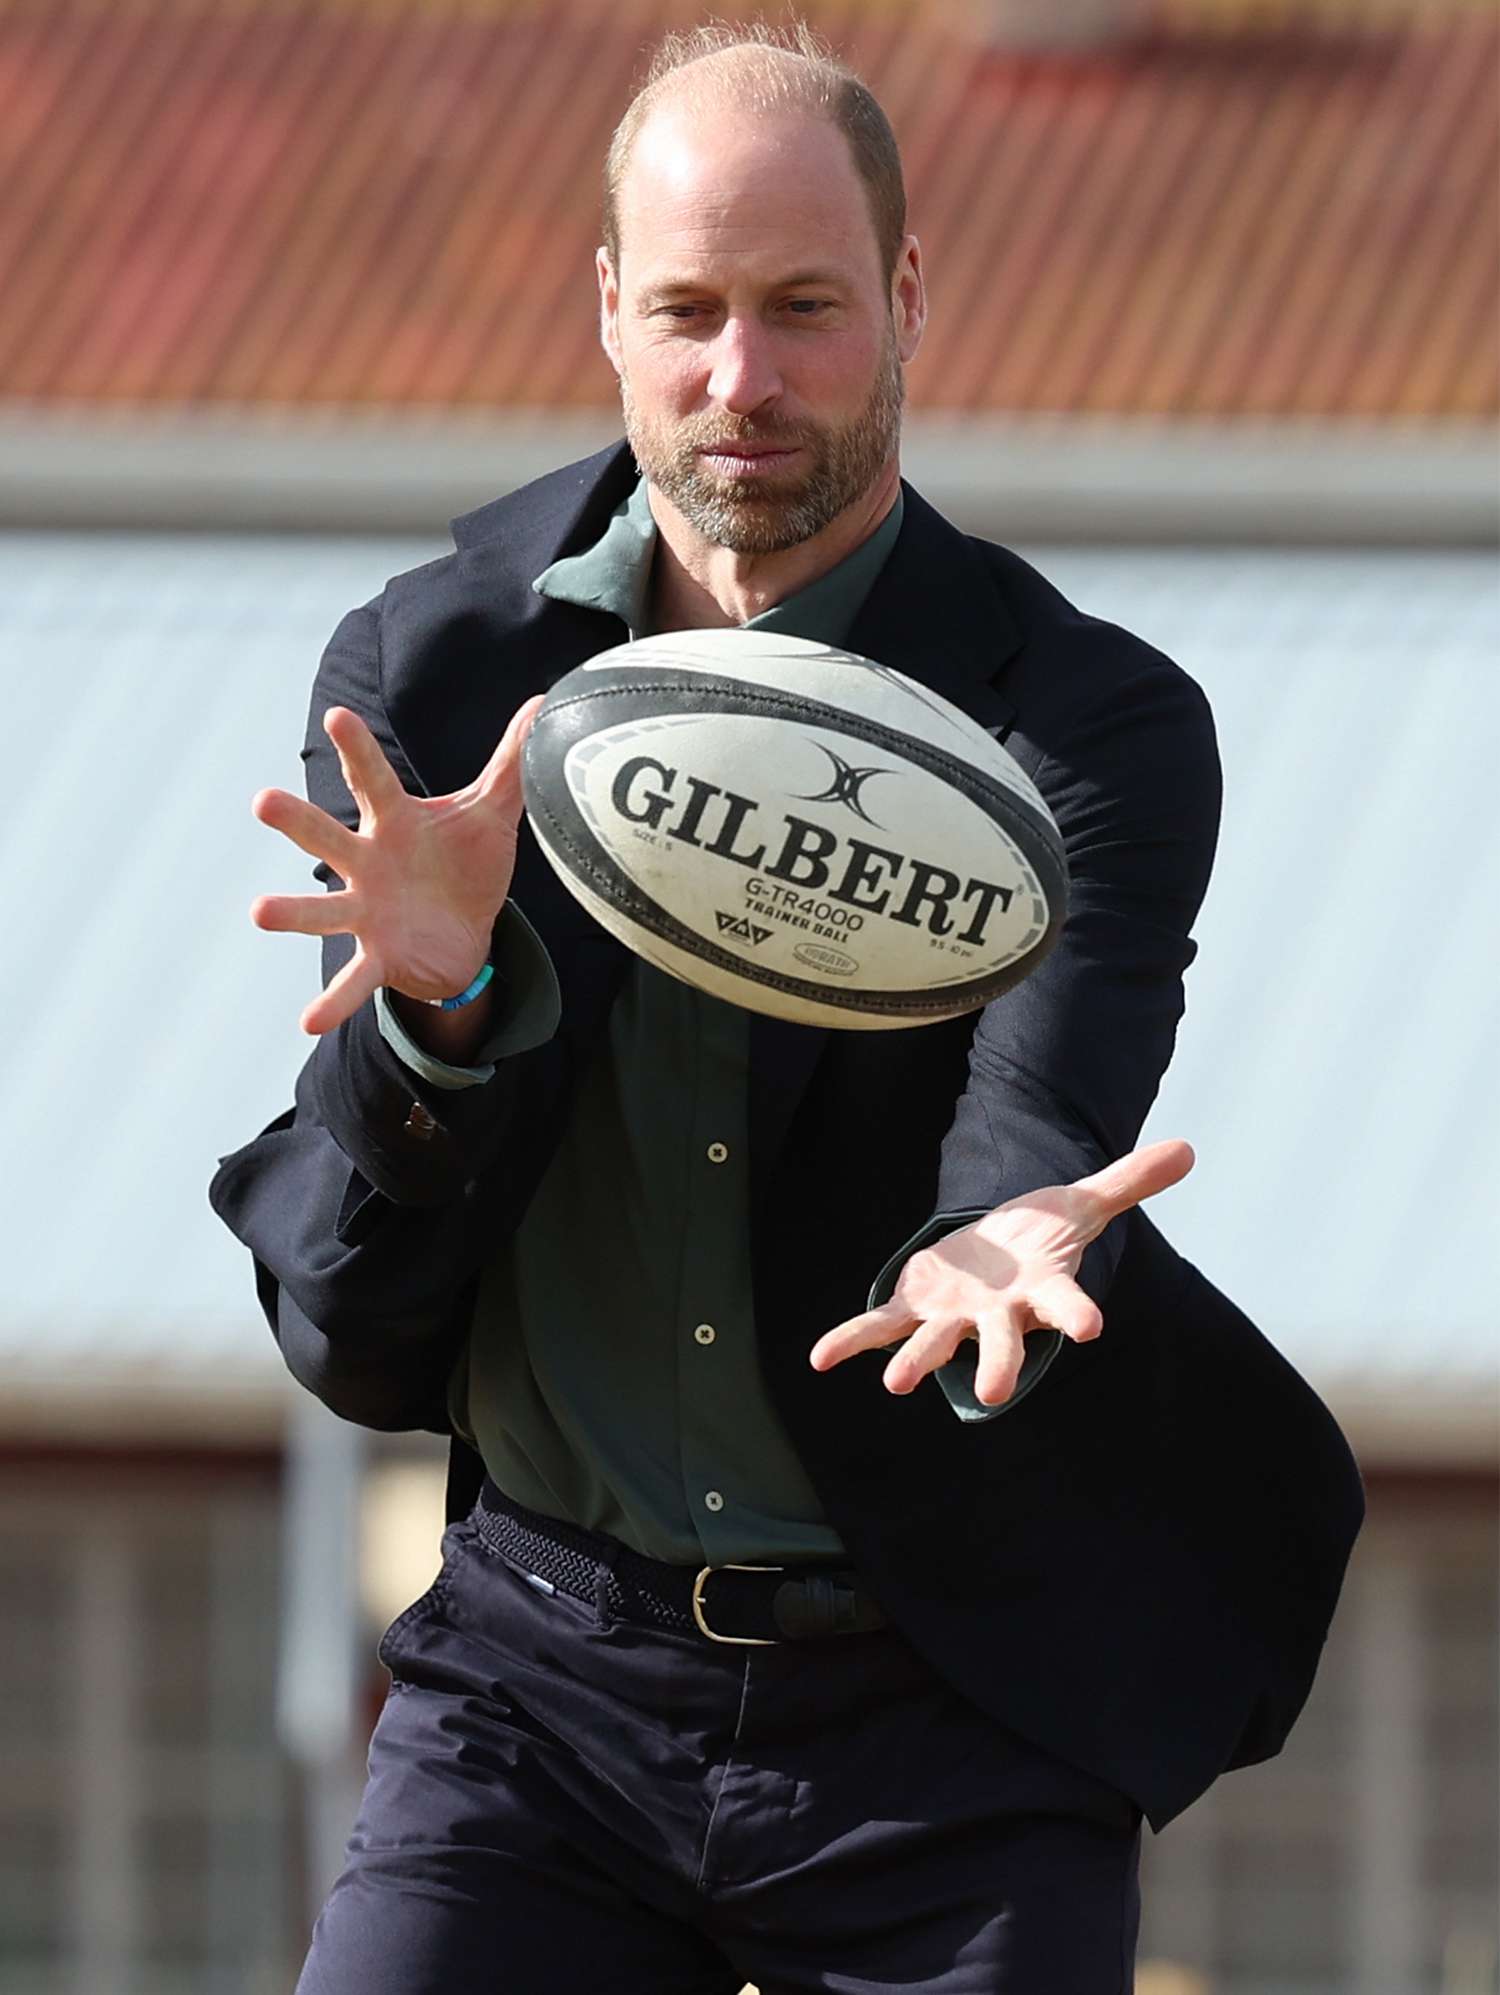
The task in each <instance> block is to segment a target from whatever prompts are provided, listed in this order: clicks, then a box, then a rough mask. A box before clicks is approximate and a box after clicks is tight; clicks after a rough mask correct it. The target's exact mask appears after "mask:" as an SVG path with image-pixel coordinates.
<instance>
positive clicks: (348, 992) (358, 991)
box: [301, 949, 381, 1037]
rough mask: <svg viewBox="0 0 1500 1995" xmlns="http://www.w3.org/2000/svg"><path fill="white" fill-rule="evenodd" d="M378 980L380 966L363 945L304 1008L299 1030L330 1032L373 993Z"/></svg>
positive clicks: (376, 987)
mask: <svg viewBox="0 0 1500 1995" xmlns="http://www.w3.org/2000/svg"><path fill="white" fill-rule="evenodd" d="M380 984H381V976H380V970H379V967H378V965H377V964H376V963H375V961H374V959H373V958H372V957H369V956H367V955H366V954H365V952H364V950H363V949H356V950H355V952H354V954H353V955H352V956H351V957H350V958H349V961H348V962H347V963H346V964H345V965H344V967H343V969H342V970H340V971H339V973H338V975H337V976H335V977H331V978H330V979H329V982H328V986H327V988H326V989H325V990H324V991H323V992H322V993H321V994H320V995H319V996H318V997H315V998H314V999H313V1001H312V1003H311V1004H310V1005H309V1006H308V1007H307V1009H306V1010H305V1011H304V1012H303V1014H302V1019H301V1024H302V1030H303V1031H304V1032H307V1033H311V1034H312V1035H313V1036H314V1037H316V1035H317V1034H318V1033H320V1032H331V1031H332V1030H333V1028H334V1027H335V1026H336V1025H342V1024H343V1022H344V1020H345V1019H346V1018H352V1017H353V1016H354V1014H355V1012H357V1011H358V1010H359V1008H360V1006H361V1005H362V1004H364V1003H365V1002H366V1000H367V999H369V998H372V997H374V995H375V993H376V991H378V990H379V988H380Z"/></svg>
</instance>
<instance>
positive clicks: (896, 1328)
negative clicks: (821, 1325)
mask: <svg viewBox="0 0 1500 1995" xmlns="http://www.w3.org/2000/svg"><path fill="white" fill-rule="evenodd" d="M917 1321H918V1318H917V1317H916V1316H915V1315H914V1314H913V1313H912V1311H911V1310H910V1309H908V1308H907V1307H906V1305H905V1304H904V1303H900V1302H887V1303H883V1304H882V1305H881V1307H880V1308H879V1309H866V1310H863V1311H862V1312H861V1313H860V1314H859V1315H858V1316H851V1317H849V1318H848V1320H847V1321H846V1322H844V1323H836V1324H835V1325H834V1327H833V1329H831V1330H827V1331H825V1332H824V1333H823V1335H822V1336H821V1337H820V1338H819V1339H818V1341H817V1343H816V1344H814V1345H813V1347H812V1350H811V1352H810V1353H809V1358H810V1361H811V1364H812V1368H813V1370H814V1371H815V1372H826V1371H827V1370H828V1369H829V1368H830V1366H832V1365H839V1364H842V1363H843V1361H844V1359H845V1358H852V1357H853V1356H854V1354H855V1352H856V1351H878V1350H879V1349H880V1348H881V1346H882V1345H885V1344H894V1343H895V1341H896V1339H897V1338H898V1337H904V1336H905V1335H906V1333H907V1331H908V1330H910V1329H911V1328H912V1326H913V1324H915V1323H916V1322H917Z"/></svg>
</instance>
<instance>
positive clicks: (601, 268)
mask: <svg viewBox="0 0 1500 1995" xmlns="http://www.w3.org/2000/svg"><path fill="white" fill-rule="evenodd" d="M594 269H595V271H596V272H597V274H598V278H599V344H600V345H601V346H602V347H603V348H604V351H605V353H606V355H607V356H608V358H609V364H610V366H611V367H612V368H613V369H614V370H615V372H616V374H619V373H621V372H622V371H623V367H624V363H623V361H622V359H621V357H620V281H619V279H618V278H617V277H616V275H615V270H614V265H613V264H612V263H611V262H610V260H609V251H608V250H607V249H605V248H604V247H603V246H602V245H601V246H600V248H599V249H598V250H597V251H596V253H595V256H594Z"/></svg>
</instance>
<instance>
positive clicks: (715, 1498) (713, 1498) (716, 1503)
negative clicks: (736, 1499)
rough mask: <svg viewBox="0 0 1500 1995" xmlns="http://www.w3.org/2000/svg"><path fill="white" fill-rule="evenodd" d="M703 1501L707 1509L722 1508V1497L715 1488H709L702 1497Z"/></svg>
mask: <svg viewBox="0 0 1500 1995" xmlns="http://www.w3.org/2000/svg"><path fill="white" fill-rule="evenodd" d="M703 1502H704V1507H705V1508H706V1509H709V1510H722V1509H723V1508H724V1499H723V1497H722V1496H720V1494H719V1492H718V1491H717V1490H716V1489H711V1490H710V1491H709V1492H708V1494H707V1496H705V1497H704V1499H703Z"/></svg>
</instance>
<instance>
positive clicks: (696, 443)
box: [620, 339, 906, 554]
mask: <svg viewBox="0 0 1500 1995" xmlns="http://www.w3.org/2000/svg"><path fill="white" fill-rule="evenodd" d="M905 396H906V377H905V375H904V374H903V372H902V368H901V357H900V355H899V354H898V353H897V351H896V342H895V340H894V339H892V340H891V341H890V342H889V343H888V344H887V347H886V353H885V359H884V362H883V364H882V366H881V370H880V374H879V376H878V377H877V379H876V382H875V386H874V387H873V388H872V389H871V391H870V398H869V400H868V401H867V402H866V403H865V406H864V408H863V409H862V410H861V411H860V413H859V415H857V416H856V417H855V418H854V420H853V422H851V423H848V424H846V425H845V427H844V428H842V429H835V430H830V429H827V428H825V427H823V425H821V424H815V423H802V424H789V425H778V424H777V423H775V421H774V419H772V420H770V421H757V420H756V419H755V418H753V417H747V418H742V419H739V420H737V419H736V418H735V417H733V416H707V415H705V416H694V417H690V418H688V419H686V420H685V421H683V422H681V423H674V424H671V425H670V426H668V425H666V424H653V423H650V422H648V421H646V420H645V419H644V418H643V417H642V416H641V414H640V411H639V410H638V409H637V407H636V405H635V402H634V400H633V399H632V397H631V393H630V383H629V382H628V381H627V379H626V378H625V376H624V375H623V374H622V375H621V377H620V401H621V404H622V406H623V409H624V414H625V435H626V437H627V438H628V440H629V443H630V447H631V450H632V451H633V452H634V453H635V461H636V463H637V464H638V465H639V466H640V467H641V471H642V472H643V474H644V475H645V477H646V479H647V481H648V482H649V483H650V484H652V485H654V486H655V488H656V489H657V491H658V492H660V493H661V494H662V495H663V497H664V498H668V499H670V500H671V502H672V504H673V505H674V506H675V507H676V508H677V510H678V512H680V513H681V514H682V517H683V518H684V519H685V520H686V521H687V523H688V525H689V526H691V527H692V528H694V530H695V531H696V532H698V533H700V534H702V536H703V538H704V539H705V540H707V541H709V542H710V543H711V544H712V545H713V546H715V547H723V548H727V549H728V550H729V552H730V553H731V554H781V553H783V552H784V551H785V550H786V549H787V548H789V547H800V546H801V544H802V542H803V541H805V540H811V539H812V538H813V536H814V535H815V534H819V533H821V532H822V531H823V529H824V527H826V526H828V525H830V524H831V523H832V522H833V521H834V520H835V519H837V518H838V516H839V514H840V513H841V512H843V511H844V510H845V509H846V508H847V507H849V506H852V505H853V504H854V502H855V501H856V500H857V499H859V498H862V497H863V495H864V494H865V493H866V492H868V491H869V489H870V487H871V486H872V485H873V484H874V483H875V480H876V479H877V478H878V477H879V476H880V473H881V472H882V471H883V470H884V469H885V466H886V465H887V464H888V463H889V462H890V460H891V459H892V458H893V457H894V456H895V454H896V451H897V448H898V446H899V444H900V441H901V408H902V403H903V402H904V400H905ZM710 443H796V444H800V445H802V446H803V447H804V448H805V449H807V451H808V452H809V454H810V456H811V459H812V463H811V465H810V467H809V469H808V470H807V471H805V472H804V473H802V475H801V476H800V477H799V478H798V480H797V482H796V484H795V485H793V486H789V487H785V488H782V489H780V490H772V491H769V492H757V491H754V490H743V491H742V490H739V489H737V488H735V487H734V486H731V485H729V484H726V483H724V482H721V481H720V480H719V479H718V478H717V477H716V476H715V474H714V473H713V472H712V471H709V470H708V469H707V468H706V467H705V466H704V464H703V461H702V459H701V458H700V456H699V455H698V453H699V451H700V450H701V449H702V448H703V447H704V445H706V444H710Z"/></svg>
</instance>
